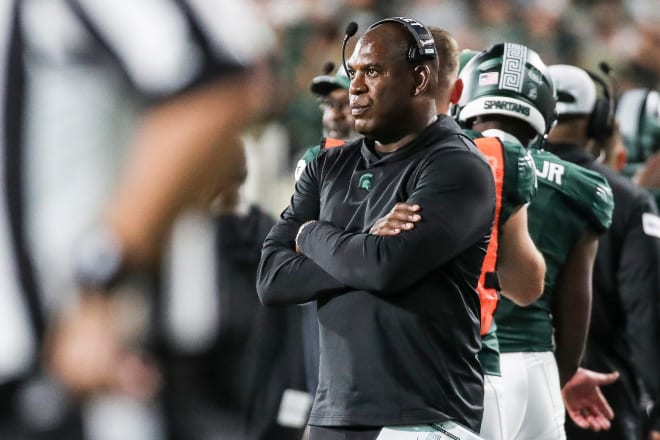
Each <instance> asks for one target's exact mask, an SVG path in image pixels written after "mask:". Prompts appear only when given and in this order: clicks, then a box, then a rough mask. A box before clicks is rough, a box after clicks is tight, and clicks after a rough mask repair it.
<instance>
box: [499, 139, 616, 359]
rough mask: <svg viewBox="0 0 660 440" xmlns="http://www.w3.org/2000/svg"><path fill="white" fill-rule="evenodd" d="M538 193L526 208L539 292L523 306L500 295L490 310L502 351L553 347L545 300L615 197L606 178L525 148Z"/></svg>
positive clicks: (606, 219)
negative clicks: (542, 268)
mask: <svg viewBox="0 0 660 440" xmlns="http://www.w3.org/2000/svg"><path fill="white" fill-rule="evenodd" d="M530 153H531V155H532V158H533V159H534V163H535V164H536V169H537V172H536V173H537V177H538V191H537V193H536V196H535V197H534V200H533V201H532V203H531V204H530V205H529V208H528V225H529V232H530V235H531V237H532V240H533V241H534V243H535V244H536V247H537V248H538V249H539V251H540V252H541V253H542V254H543V256H544V258H545V262H546V266H547V271H546V275H545V281H544V289H543V295H542V296H541V298H539V299H538V300H537V301H536V302H534V303H533V304H531V305H530V306H527V307H524V308H523V307H518V306H516V305H515V304H513V303H512V302H511V301H509V300H507V299H506V298H502V300H501V301H500V305H499V307H498V309H497V312H496V313H495V320H496V322H497V336H498V339H499V343H500V350H501V352H502V353H511V352H539V351H553V349H554V347H553V343H552V335H553V326H552V319H551V316H550V312H551V309H550V303H551V299H552V294H553V292H554V289H555V282H556V279H557V276H558V274H559V271H560V269H561V267H562V265H563V264H564V262H565V261H566V258H567V256H568V254H569V252H570V251H571V249H572V247H573V244H574V243H576V242H577V241H578V240H579V239H580V237H581V236H582V234H583V233H584V232H585V231H586V230H592V231H595V232H597V233H603V232H605V231H606V230H607V229H608V228H609V226H610V223H611V221H612V211H613V209H614V200H613V198H612V191H611V189H610V186H609V184H608V183H607V180H605V178H604V177H603V176H602V175H600V174H598V173H596V172H593V171H590V170H587V169H585V168H582V167H580V166H578V165H575V164H572V163H570V162H566V161H563V160H561V159H559V158H558V157H557V156H555V155H554V154H552V153H549V152H547V151H543V150H532V151H530Z"/></svg>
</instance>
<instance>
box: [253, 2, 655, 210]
mask: <svg viewBox="0 0 660 440" xmlns="http://www.w3.org/2000/svg"><path fill="white" fill-rule="evenodd" d="M260 4H261V6H262V7H263V9H264V12H265V13H266V15H267V16H268V17H269V18H270V20H271V21H272V23H273V25H274V28H275V29H276V33H277V35H278V40H277V41H278V44H277V47H276V49H275V50H274V52H273V54H274V57H275V59H276V60H277V66H278V67H277V70H276V75H277V77H276V79H275V84H277V87H275V90H273V93H274V94H275V95H274V97H273V102H275V103H277V105H276V106H275V114H273V115H271V117H272V118H273V119H272V121H273V122H275V123H277V124H278V125H279V126H280V127H281V128H282V129H283V130H282V133H283V135H285V136H286V139H282V143H283V145H285V147H284V148H285V149H287V152H286V155H287V157H288V158H289V162H287V161H282V162H280V163H281V164H282V166H284V168H283V169H282V172H284V175H286V176H288V174H289V173H288V170H287V168H286V167H287V166H290V164H291V161H292V160H294V159H297V158H298V156H299V155H300V153H301V152H302V151H304V150H305V149H306V148H307V147H308V146H310V145H315V144H317V143H318V139H319V136H320V128H319V126H318V121H319V119H320V113H319V111H318V106H317V105H316V103H315V102H314V100H313V99H310V93H309V83H310V81H311V79H312V78H313V77H314V76H316V75H318V74H319V73H320V71H321V68H322V66H323V65H324V63H325V62H326V61H328V60H329V61H332V62H334V63H335V64H336V65H338V64H339V62H340V60H341V46H340V44H339V43H340V42H341V39H342V37H343V35H344V30H345V28H346V25H347V24H348V23H349V22H350V21H355V22H356V23H358V25H359V29H361V30H364V29H366V28H367V27H368V26H369V25H370V24H371V23H373V22H375V21H376V20H378V19H380V18H382V17H387V16H397V15H404V16H408V17H413V18H416V19H419V20H421V21H423V22H424V24H426V25H427V26H439V27H441V28H443V29H446V30H448V31H449V32H450V33H451V34H452V35H453V36H454V37H455V38H456V40H457V41H458V44H459V47H460V48H461V49H465V48H468V49H478V50H481V49H483V48H486V47H488V46H489V45H491V44H493V43H495V42H498V41H517V42H520V43H522V44H525V45H527V46H529V47H530V48H533V49H534V50H535V51H537V52H538V53H539V55H540V56H541V57H542V59H543V60H544V62H545V63H546V64H547V65H550V64H558V63H565V64H573V65H576V66H579V67H582V68H585V69H591V70H597V66H598V64H599V63H600V62H601V61H606V62H608V63H609V64H610V65H611V67H612V68H613V74H614V78H615V84H616V87H615V93H616V94H617V95H618V94H621V93H622V92H623V91H625V90H627V89H630V88H634V87H645V88H651V89H653V88H657V87H658V83H659V82H660V75H659V73H660V26H659V25H658V23H659V22H660V10H659V9H658V7H657V3H655V2H654V1H652V0H648V1H645V0H642V1H635V0H627V1H626V0H560V1H554V2H548V1H542V0H467V1H459V0H415V1H397V0H346V1H330V0H275V1H262V2H260ZM359 32H360V31H358V35H359ZM350 47H351V46H350V45H349V49H350ZM349 53H350V51H349ZM272 146H273V145H271V147H272ZM269 164H272V163H270V162H269ZM285 192H286V191H285ZM286 197H287V198H288V194H286ZM269 200H273V199H272V197H270V196H266V197H264V201H269ZM278 200H281V199H278ZM285 201H286V199H285ZM267 206H269V208H270V205H267ZM281 206H283V205H282V202H279V203H278V205H277V206H275V207H273V208H274V211H273V212H274V213H275V212H278V210H279V209H280V207H281Z"/></svg>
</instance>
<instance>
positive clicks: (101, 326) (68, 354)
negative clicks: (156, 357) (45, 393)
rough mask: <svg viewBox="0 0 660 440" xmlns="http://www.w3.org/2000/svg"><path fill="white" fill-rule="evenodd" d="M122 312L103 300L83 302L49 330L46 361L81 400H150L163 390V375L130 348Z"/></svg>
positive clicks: (99, 296)
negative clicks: (97, 396)
mask: <svg viewBox="0 0 660 440" xmlns="http://www.w3.org/2000/svg"><path fill="white" fill-rule="evenodd" d="M117 307H118V304H117V301H115V299H114V298H110V297H106V296H103V295H102V294H98V293H94V294H87V295H85V296H83V297H82V298H81V301H80V304H79V306H78V307H77V308H76V309H75V310H68V311H67V312H66V314H64V315H63V316H61V317H60V319H58V321H57V323H56V324H55V325H54V327H53V328H51V329H50V332H49V335H48V339H47V348H46V357H47V359H46V361H47V363H48V366H49V367H50V369H51V371H52V373H53V374H54V375H55V376H56V377H57V378H58V379H59V380H60V382H61V383H62V384H63V385H64V386H65V387H66V388H67V389H68V390H69V391H71V392H73V393H74V394H76V395H78V396H80V397H85V396H88V395H91V394H94V393H96V392H101V391H107V390H112V391H118V392H122V393H126V394H129V395H131V396H134V397H136V398H140V399H144V400H148V399H150V398H152V397H153V395H154V394H155V393H156V391H157V390H158V389H159V387H160V383H161V377H160V373H159V371H158V369H157V367H156V365H155V363H154V362H153V361H152V360H151V359H150V358H149V357H147V356H146V354H144V353H140V352H137V351H135V349H130V348H126V346H125V343H124V341H123V337H122V331H121V329H120V325H119V324H118V320H117Z"/></svg>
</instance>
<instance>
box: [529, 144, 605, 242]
mask: <svg viewBox="0 0 660 440" xmlns="http://www.w3.org/2000/svg"><path fill="white" fill-rule="evenodd" d="M531 154H532V157H533V159H534V163H535V164H536V169H537V171H536V175H537V177H538V179H543V180H544V181H545V182H546V183H547V184H549V185H550V186H553V187H555V188H556V189H558V190H559V191H561V193H562V194H564V195H565V196H566V197H568V199H570V200H571V202H572V204H573V205H575V206H576V207H577V209H578V210H579V211H580V212H581V213H582V215H584V216H585V217H586V218H587V219H588V221H589V225H590V226H591V228H592V229H593V230H594V231H596V232H598V233H603V232H605V231H607V229H609V227H610V224H611V223H612V211H613V210H614V198H613V197H612V189H611V188H610V185H609V184H608V183H607V180H605V177H603V176H602V175H601V174H600V173H597V172H594V171H591V170H587V169H586V168H583V167H581V166H578V165H575V164H573V163H570V162H567V161H564V160H562V159H560V158H558V157H557V156H555V155H554V154H552V153H549V152H547V151H543V150H532V151H531Z"/></svg>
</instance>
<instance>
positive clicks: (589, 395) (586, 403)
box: [561, 368, 619, 431]
mask: <svg viewBox="0 0 660 440" xmlns="http://www.w3.org/2000/svg"><path fill="white" fill-rule="evenodd" d="M618 379H619V373H618V372H614V373H597V372H595V371H591V370H587V369H585V368H578V370H577V371H576V372H575V374H574V375H573V377H571V379H570V380H569V381H568V382H566V384H565V385H564V387H563V388H562V390H561V394H562V397H563V398H564V405H566V411H567V412H568V415H569V416H570V418H571V419H572V420H573V422H574V423H575V424H576V425H577V426H579V427H580V428H582V429H591V430H592V431H601V430H608V429H610V420H612V419H613V418H614V411H612V408H611V407H610V405H609V404H608V403H607V400H606V399H605V397H604V396H603V393H601V391H600V386H601V385H609V384H611V383H614V382H616V381H617V380H618Z"/></svg>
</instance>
